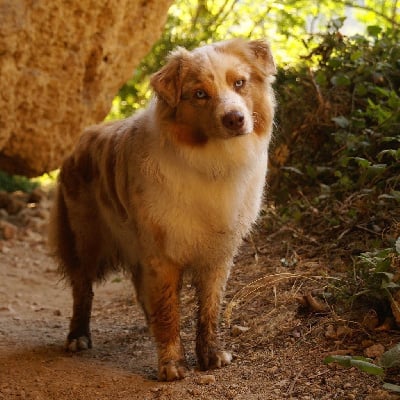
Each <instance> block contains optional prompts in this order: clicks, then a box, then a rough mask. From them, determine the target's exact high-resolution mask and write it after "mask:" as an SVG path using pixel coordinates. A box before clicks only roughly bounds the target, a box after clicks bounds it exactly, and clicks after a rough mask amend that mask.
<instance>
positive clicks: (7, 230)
mask: <svg viewBox="0 0 400 400" xmlns="http://www.w3.org/2000/svg"><path fill="white" fill-rule="evenodd" d="M0 230H1V233H2V236H3V239H4V240H11V239H14V238H15V236H16V235H17V231H18V228H17V227H16V226H15V225H13V224H11V223H9V222H6V221H0Z"/></svg>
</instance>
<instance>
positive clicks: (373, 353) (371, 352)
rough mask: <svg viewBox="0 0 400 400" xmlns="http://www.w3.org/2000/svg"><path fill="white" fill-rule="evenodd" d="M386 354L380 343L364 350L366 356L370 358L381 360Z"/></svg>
mask: <svg viewBox="0 0 400 400" xmlns="http://www.w3.org/2000/svg"><path fill="white" fill-rule="evenodd" d="M384 352H385V346H383V345H382V344H380V343H377V344H373V345H372V346H370V347H367V348H366V349H365V350H364V354H365V355H366V356H367V357H369V358H379V357H380V356H381V355H382V354H383V353H384Z"/></svg>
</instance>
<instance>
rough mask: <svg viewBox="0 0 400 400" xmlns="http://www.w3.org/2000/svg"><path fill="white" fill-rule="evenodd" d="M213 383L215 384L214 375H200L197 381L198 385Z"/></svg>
mask: <svg viewBox="0 0 400 400" xmlns="http://www.w3.org/2000/svg"><path fill="white" fill-rule="evenodd" d="M215 382H216V379H215V375H202V376H200V377H199V379H198V383H199V384H200V385H210V384H212V383H215Z"/></svg>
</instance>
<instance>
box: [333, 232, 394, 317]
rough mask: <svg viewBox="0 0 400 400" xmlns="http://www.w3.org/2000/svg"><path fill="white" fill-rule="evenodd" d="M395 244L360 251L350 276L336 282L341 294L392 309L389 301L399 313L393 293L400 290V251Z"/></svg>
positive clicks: (351, 298)
mask: <svg viewBox="0 0 400 400" xmlns="http://www.w3.org/2000/svg"><path fill="white" fill-rule="evenodd" d="M397 244H400V237H399V238H398V239H397V241H396V245H397ZM396 245H394V246H393V247H391V248H387V249H377V250H373V251H370V252H365V253H361V254H360V255H359V256H358V257H356V259H355V262H354V267H353V271H351V276H348V277H346V278H345V279H344V280H342V281H339V282H338V284H337V289H338V292H339V293H340V295H341V297H344V298H345V299H348V300H351V301H352V302H355V301H360V300H361V301H362V303H363V304H370V305H372V306H375V307H376V306H377V305H378V306H379V305H380V306H381V308H382V309H385V308H386V309H387V310H386V311H387V312H390V311H389V310H390V308H389V307H386V305H390V304H391V305H392V309H393V307H396V309H397V310H398V313H399V315H400V304H399V303H398V302H397V301H396V300H395V299H394V297H393V294H395V293H396V292H398V291H399V290H400V282H399V278H400V277H399V276H398V267H399V266H400V251H399V250H398V249H397V248H396ZM349 275H350V273H349ZM343 295H344V296H343Z"/></svg>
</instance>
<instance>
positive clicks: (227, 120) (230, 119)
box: [222, 111, 244, 130]
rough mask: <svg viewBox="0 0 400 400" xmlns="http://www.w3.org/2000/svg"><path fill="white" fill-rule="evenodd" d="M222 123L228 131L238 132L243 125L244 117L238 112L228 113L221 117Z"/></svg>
mask: <svg viewBox="0 0 400 400" xmlns="http://www.w3.org/2000/svg"><path fill="white" fill-rule="evenodd" d="M222 123H223V124H224V126H225V127H226V128H228V129H234V130H239V129H241V128H242V127H243V125H244V115H243V113H242V112H240V111H229V112H227V113H226V114H225V115H224V116H223V117H222Z"/></svg>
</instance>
